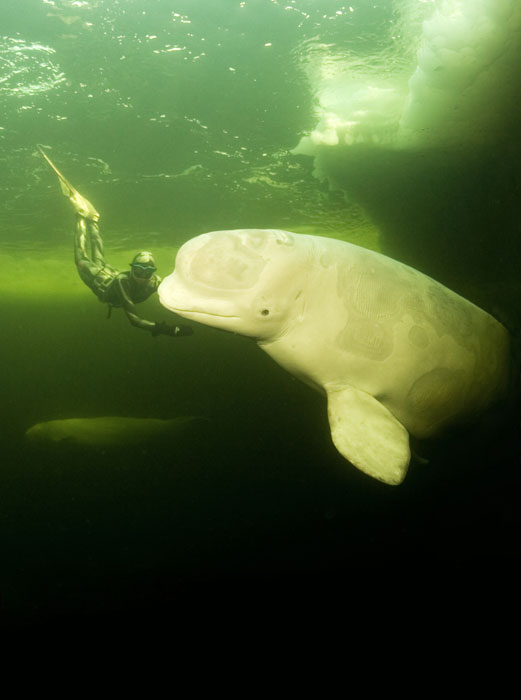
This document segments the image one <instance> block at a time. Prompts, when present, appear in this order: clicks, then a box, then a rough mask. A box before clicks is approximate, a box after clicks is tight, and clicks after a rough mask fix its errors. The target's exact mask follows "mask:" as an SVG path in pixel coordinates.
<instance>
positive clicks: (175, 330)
mask: <svg viewBox="0 0 521 700" xmlns="http://www.w3.org/2000/svg"><path fill="white" fill-rule="evenodd" d="M151 333H152V335H153V336H154V337H155V336H156V335H171V336H172V337H176V336H179V335H192V334H193V330H192V328H191V327H190V326H170V325H169V324H168V323H165V322H164V321H157V322H156V323H155V324H154V327H153V328H152V330H151Z"/></svg>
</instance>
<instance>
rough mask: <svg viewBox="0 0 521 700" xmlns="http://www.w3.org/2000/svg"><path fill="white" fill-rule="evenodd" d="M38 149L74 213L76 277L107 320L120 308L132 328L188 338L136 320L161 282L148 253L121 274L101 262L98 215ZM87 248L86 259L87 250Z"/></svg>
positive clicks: (185, 331)
mask: <svg viewBox="0 0 521 700" xmlns="http://www.w3.org/2000/svg"><path fill="white" fill-rule="evenodd" d="M38 149H39V151H40V153H41V154H42V156H43V157H44V158H45V160H46V161H47V163H48V164H49V165H50V166H51V168H52V169H53V170H54V172H55V173H56V175H57V176H58V179H59V181H60V187H61V190H62V192H63V194H64V195H65V196H66V197H67V198H68V199H69V200H70V202H71V204H72V206H73V207H74V210H75V212H76V231H75V236H74V261H75V263H76V268H77V269H78V273H79V275H80V277H81V279H82V280H83V282H84V283H85V284H86V285H87V287H89V289H91V290H92V291H93V292H94V294H95V295H96V296H97V297H98V299H99V300H100V301H101V302H103V303H104V304H108V306H109V313H108V316H109V317H110V314H111V311H112V308H113V307H115V308H122V309H123V311H124V312H125V314H126V316H127V318H128V320H129V321H130V323H131V324H132V325H133V326H135V327H136V328H141V329H142V330H145V331H149V332H150V333H151V334H152V335H153V336H157V335H170V336H184V335H192V333H193V330H192V328H191V327H190V326H171V325H169V324H168V323H165V322H164V321H156V322H154V321H147V320H146V319H144V318H141V317H140V316H138V314H137V313H136V309H135V305H136V304H140V303H141V302H143V301H145V300H146V299H148V298H149V297H150V296H151V295H152V294H154V292H156V291H157V288H158V286H159V283H160V282H161V278H160V277H159V275H156V274H155V273H156V271H157V268H156V264H155V261H154V257H153V255H152V253H149V252H148V251H141V252H140V253H138V254H137V255H135V256H134V258H133V259H132V262H131V263H130V270H128V271H125V272H120V271H119V270H117V269H116V268H114V267H112V265H109V263H107V261H106V260H105V256H104V253H103V241H102V239H101V236H100V233H99V227H98V221H99V218H100V215H99V213H98V212H97V211H96V209H95V208H94V207H93V206H92V204H91V203H90V202H89V201H88V199H85V197H83V196H82V195H81V194H80V193H79V192H78V191H77V190H75V189H74V187H72V185H71V184H70V182H68V180H66V179H65V178H64V177H63V175H62V174H61V173H60V171H59V170H58V168H57V167H56V166H55V165H54V163H53V162H52V161H51V159H50V158H49V157H48V156H47V154H46V153H45V151H44V150H43V149H42V148H41V147H40V146H38ZM89 246H90V255H89V253H88V250H87V249H88V247H89Z"/></svg>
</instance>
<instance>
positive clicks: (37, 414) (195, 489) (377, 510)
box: [0, 297, 520, 627]
mask: <svg viewBox="0 0 521 700" xmlns="http://www.w3.org/2000/svg"><path fill="white" fill-rule="evenodd" d="M2 318H3V329H4V331H5V332H6V334H7V336H6V337H9V339H10V342H9V344H5V343H4V344H3V345H2V347H1V351H0V362H1V364H2V366H3V367H8V368H9V372H8V374H7V375H6V376H5V377H4V380H3V388H4V397H7V401H5V400H4V402H3V403H2V416H1V421H2V425H3V426H4V428H5V429H4V430H3V432H2V438H1V440H2V444H1V450H2V471H1V476H0V487H1V493H2V499H1V503H2V509H1V548H2V569H1V575H0V582H1V591H2V607H3V612H4V614H5V615H6V616H7V619H11V620H13V621H17V624H21V623H22V622H25V623H27V624H28V623H32V624H34V623H36V622H40V623H42V624H44V623H48V622H51V621H52V622H53V624H56V623H57V622H64V621H68V620H75V621H78V620H81V621H83V623H86V622H90V623H92V622H93V621H95V622H96V624H101V623H103V622H108V621H110V620H113V619H114V618H115V616H116V617H117V619H118V620H119V622H120V623H124V624H128V625H132V626H138V627H139V626H140V625H145V623H146V624H147V625H150V624H152V622H151V621H153V620H154V619H156V617H157V616H159V618H160V619H161V620H166V619H175V620H177V621H178V622H179V621H180V620H186V619H188V618H189V617H190V616H191V615H195V614H197V612H198V611H199V612H200V611H201V609H204V610H206V611H207V612H208V610H214V611H215V610H218V611H221V612H222V611H223V610H227V611H229V614H230V615H233V614H234V612H235V613H236V612H237V611H238V610H240V609H242V608H243V606H246V609H248V608H249V606H250V605H251V604H252V601H258V605H260V606H261V607H262V606H268V607H270V608H272V606H277V605H281V606H282V607H284V605H285V603H284V601H285V600H286V599H287V600H288V602H289V603H290V604H295V603H296V601H299V600H305V599H307V597H308V596H312V598H313V600H315V601H320V600H321V599H323V598H324V596H325V600H330V599H331V595H339V596H340V599H342V600H343V599H344V596H346V595H347V596H349V595H350V593H349V591H352V590H353V587H354V588H355V589H357V587H358V585H361V583H360V582H361V581H364V582H366V581H367V580H369V581H370V582H371V584H370V585H371V588H370V589H369V590H373V587H374V588H375V589H376V590H378V589H379V588H380V585H383V587H384V590H383V591H382V595H383V596H384V597H385V592H384V591H385V590H388V587H389V586H392V585H396V582H397V581H401V580H402V579H408V578H409V576H411V575H412V576H413V577H414V579H415V580H417V579H420V580H423V579H425V580H426V581H431V582H432V581H433V580H434V581H444V580H445V579H446V578H447V577H448V578H449V579H450V580H454V577H457V576H458V572H459V573H462V572H468V571H478V572H480V573H479V576H480V577H481V579H482V580H485V579H486V578H488V576H490V575H492V576H494V577H498V576H499V577H502V576H507V575H508V576H511V575H512V573H513V572H514V571H516V568H517V563H518V561H519V534H520V532H519V526H520V522H519V510H518V492H519V486H520V484H519V479H520V476H519V471H518V468H517V464H518V445H517V444H516V441H515V440H513V439H512V436H511V435H509V434H508V432H507V433H506V438H505V437H504V436H503V437H502V436H500V437H499V438H498V439H497V440H495V441H493V442H492V443H490V442H487V441H485V440H484V441H481V440H478V439H477V438H476V436H474V438H471V439H469V438H468V436H467V438H466V439H461V438H460V437H458V438H456V439H454V440H453V441H452V442H449V441H446V442H445V443H443V444H441V445H440V444H438V445H437V447H436V449H434V451H433V453H432V455H431V462H430V463H429V464H428V465H414V466H413V467H411V470H410V473H409V475H408V476H407V479H406V481H405V482H404V484H403V485H402V486H400V487H399V488H390V487H387V486H384V485H382V484H379V483H377V482H375V481H372V480H370V479H368V478H367V477H365V476H364V475H363V474H361V473H359V472H358V471H357V470H355V469H354V468H352V467H350V465H348V464H347V463H346V462H345V460H343V459H342V458H341V457H340V455H339V454H338V453H337V452H336V450H335V449H334V447H333V446H332V444H331V441H330V437H329V431H328V426H327V418H326V414H325V406H324V402H323V399H322V398H321V397H319V396H318V395H315V394H314V393H313V392H311V391H310V390H309V389H307V387H305V386H303V385H301V384H300V383H298V382H297V381H295V380H294V379H293V378H292V377H290V376H289V375H287V374H285V373H284V372H283V371H282V370H280V369H279V368H278V367H277V366H276V365H274V363H273V362H271V361H270V360H269V358H267V357H265V356H264V355H263V354H262V353H261V352H260V351H259V350H258V348H257V347H256V346H255V345H254V344H251V343H249V342H248V341H247V340H245V339H241V338H238V337H234V336H231V335H230V336H229V335H227V334H224V333H220V332H218V331H212V330H210V329H204V328H199V327H198V328H197V333H196V334H195V335H194V336H192V337H190V338H186V339H185V338H183V339H177V340H172V339H170V338H158V339H155V340H154V339H151V338H150V337H149V336H148V335H147V334H144V333H143V334H139V333H138V332H137V331H134V330H133V329H131V328H129V327H128V326H127V324H126V320H124V319H123V318H122V317H117V316H114V317H113V318H112V319H111V320H110V321H108V320H106V319H104V318H103V307H101V305H99V306H98V305H96V304H95V303H92V302H91V299H90V297H87V298H85V299H84V300H82V301H81V302H75V303H74V304H67V303H62V304H55V305H53V306H52V307H47V306H45V305H35V304H34V302H31V303H13V304H10V305H9V306H7V307H6V306H4V308H3V309H2ZM78 318H81V323H78ZM72 328H74V334H73V337H71V329H72ZM100 412H102V413H103V414H109V415H110V414H114V415H131V416H138V417H139V416H141V417H142V416H150V415H153V416H155V417H170V416H175V415H201V416H205V417H207V418H208V419H209V421H210V422H209V424H208V425H207V426H205V427H204V428H203V429H201V431H200V432H197V433H195V434H192V435H188V436H186V438H181V439H180V440H179V441H177V442H176V443H175V444H170V445H166V446H164V445H161V444H159V445H157V446H156V447H152V448H146V449H145V448H144V449H142V450H141V449H138V450H137V451H136V450H128V451H126V450H124V449H120V450H117V451H115V452H114V451H112V452H111V451H105V452H104V451H103V450H92V451H89V450H85V449H80V448H74V447H73V446H71V447H67V446H66V447H63V446H60V447H58V448H56V449H54V450H53V449H52V448H46V449H44V448H40V449H38V448H36V447H32V446H28V445H27V444H25V443H24V442H23V440H22V436H23V431H24V430H25V429H26V427H27V426H28V425H31V424H32V423H34V422H37V421H39V420H41V419H42V416H45V417H49V418H50V417H52V418H59V417H69V416H80V415H81V416H96V415H100ZM382 577H383V579H384V580H386V581H387V580H388V579H389V580H390V582H391V583H382V584H380V583H378V582H379V581H380V580H381V579H382ZM375 581H376V582H377V583H376V584H375ZM354 582H356V583H354ZM392 582H394V583H392ZM365 585H366V584H365V583H364V584H363V585H362V590H364V586H365ZM201 606H202V607H201ZM255 609H256V610H258V609H259V608H258V607H256V608H255Z"/></svg>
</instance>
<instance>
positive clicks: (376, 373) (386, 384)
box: [159, 229, 510, 484]
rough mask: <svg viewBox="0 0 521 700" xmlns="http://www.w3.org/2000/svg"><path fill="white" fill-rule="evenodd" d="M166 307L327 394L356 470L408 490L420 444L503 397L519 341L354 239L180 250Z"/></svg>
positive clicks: (216, 241) (276, 237)
mask: <svg viewBox="0 0 521 700" xmlns="http://www.w3.org/2000/svg"><path fill="white" fill-rule="evenodd" d="M159 298H160V301H161V303H162V304H163V306H165V307H166V308H167V309H170V310H171V311H173V312H175V313H176V314H179V315H181V316H183V317H185V318H189V319H191V320H192V321H199V322H201V323H204V324H207V325H210V326H214V327H216V328H221V329H225V330H228V331H232V332H235V333H239V334H241V335H245V336H249V337H252V338H254V339H255V340H256V341H257V343H258V345H259V346H260V347H261V348H262V349H263V350H264V351H265V352H267V353H268V354H269V355H270V356H271V357H272V358H273V359H274V360H275V361H276V362H277V363H279V364H280V365H281V366H282V367H284V368H285V369H286V370H287V371H289V372H291V374H293V375H294V376H295V377H297V378H298V379H300V380H302V381H303V382H305V383H306V384H309V385H310V386H312V387H313V388H315V389H317V390H319V391H320V392H322V393H324V394H325V395H326V396H327V405H328V417H329V424H330V428H331V436H332V439H333V442H334V444H335V446H336V447H337V449H338V451H339V452H340V453H341V454H342V455H343V456H344V457H345V458H346V459H347V460H349V462H351V463H352V464H353V465H354V466H356V467H357V468H359V469H360V470H362V471H363V472H366V473H367V474H369V475H370V476H372V477H374V478H376V479H379V480H380V481H383V482H385V483H388V484H399V483H400V482H401V481H402V480H403V478H404V476H405V474H406V472H407V468H408V465H409V461H410V456H411V452H410V446H409V442H410V439H409V436H410V435H412V436H414V437H417V438H428V437H432V436H434V435H436V434H438V433H439V432H441V431H442V430H443V429H444V428H445V427H447V426H449V425H451V424H453V423H457V422H460V421H468V420H471V419H473V418H474V417H476V416H477V415H479V413H480V412H482V411H484V410H485V409H487V408H488V407H489V406H491V405H492V404H494V403H495V402H496V401H498V400H500V399H501V398H503V397H504V396H505V395H506V393H507V391H508V386H509V377H510V343H509V335H508V333H507V331H506V329H505V328H504V327H503V326H502V325H501V324H500V323H499V322H498V321H496V320H495V319H494V318H493V317H492V316H490V315H489V314H488V313H486V312H485V311H483V310H482V309H480V308H478V307H477V306H475V305H474V304H472V303H471V302H469V301H467V300H466V299H464V298H463V297H461V296H459V295H458V294H456V293H455V292H452V291H450V290H449V289H447V288H446V287H444V286H443V285H441V284H439V283H438V282H436V281H434V280H433V279H431V278H429V277H427V276H426V275H424V274H422V273H420V272H418V271H417V270H414V269H413V268H411V267H408V266H407V265H404V264H402V263H400V262H397V261H395V260H392V259H390V258H387V257H385V256H384V255H381V254H379V253H375V252H373V251H370V250H366V249H364V248H361V247H358V246H355V245H352V244H350V243H345V242H343V241H339V240H335V239H331V238H325V237H320V236H311V235H303V234H294V233H290V232H287V231H278V230H271V229H241V230H235V231H216V232H211V233H205V234H202V235H200V236H197V237H195V238H192V239H191V240H189V241H188V242H187V243H185V244H184V245H183V246H181V248H180V249H179V251H178V253H177V257H176V264H175V270H174V272H173V273H172V274H170V275H169V276H168V277H166V278H165V279H164V280H163V282H162V283H161V285H160V287H159Z"/></svg>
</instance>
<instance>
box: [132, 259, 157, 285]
mask: <svg viewBox="0 0 521 700" xmlns="http://www.w3.org/2000/svg"><path fill="white" fill-rule="evenodd" d="M156 269H157V268H156V267H154V266H153V265H144V264H141V263H134V264H133V265H131V266H130V274H131V277H132V281H133V282H134V284H137V285H139V286H140V287H143V286H145V285H146V284H147V283H148V281H149V280H150V278H151V277H152V275H153V274H154V272H155V271H156Z"/></svg>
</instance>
